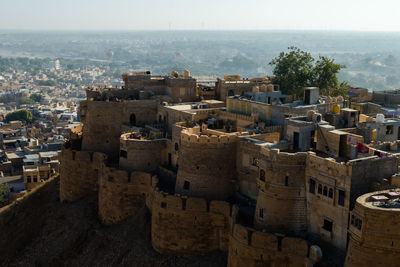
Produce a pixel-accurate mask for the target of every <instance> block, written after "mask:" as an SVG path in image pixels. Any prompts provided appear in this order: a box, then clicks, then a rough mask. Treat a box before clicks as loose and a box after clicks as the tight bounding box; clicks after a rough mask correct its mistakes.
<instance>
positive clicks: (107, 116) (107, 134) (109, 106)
mask: <svg viewBox="0 0 400 267" xmlns="http://www.w3.org/2000/svg"><path fill="white" fill-rule="evenodd" d="M86 104H87V108H86V113H85V124H84V126H83V140H82V150H86V151H98V152H103V153H105V154H107V156H108V157H109V158H108V159H109V160H111V161H118V158H119V148H120V147H119V145H120V144H119V143H120V136H121V128H122V125H123V124H132V125H142V124H144V123H153V122H154V121H155V120H156V115H157V105H158V101H157V100H141V101H135V100H133V101H124V102H106V101H87V103H86Z"/></svg>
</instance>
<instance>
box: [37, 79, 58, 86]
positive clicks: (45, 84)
mask: <svg viewBox="0 0 400 267" xmlns="http://www.w3.org/2000/svg"><path fill="white" fill-rule="evenodd" d="M38 84H39V85H41V86H57V82H56V81H54V80H46V81H43V80H41V81H39V82H38Z"/></svg>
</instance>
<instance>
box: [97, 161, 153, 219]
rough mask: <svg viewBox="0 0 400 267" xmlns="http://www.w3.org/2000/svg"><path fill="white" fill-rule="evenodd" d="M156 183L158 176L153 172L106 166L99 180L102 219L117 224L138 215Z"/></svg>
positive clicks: (100, 215) (149, 197) (100, 214)
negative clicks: (124, 169)
mask: <svg viewBox="0 0 400 267" xmlns="http://www.w3.org/2000/svg"><path fill="white" fill-rule="evenodd" d="M156 185H157V178H156V177H152V176H151V174H148V173H144V172H132V173H128V172H127V171H123V170H118V169H114V168H110V167H104V168H103V171H102V174H101V175H100V180H99V217H100V219H101V220H102V222H103V223H105V224H116V223H120V222H122V221H124V220H126V219H128V218H129V217H132V216H134V215H136V214H137V213H138V211H139V210H140V209H141V208H143V207H144V206H145V204H146V199H151V194H152V191H153V188H154V187H155V186H156Z"/></svg>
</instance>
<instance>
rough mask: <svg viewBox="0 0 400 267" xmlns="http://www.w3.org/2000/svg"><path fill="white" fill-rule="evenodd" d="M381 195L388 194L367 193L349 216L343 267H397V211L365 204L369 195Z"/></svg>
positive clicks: (399, 237) (399, 239) (399, 249)
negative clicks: (347, 240)
mask: <svg viewBox="0 0 400 267" xmlns="http://www.w3.org/2000/svg"><path fill="white" fill-rule="evenodd" d="M384 193H388V191H383V192H373V193H369V194H366V195H363V196H361V197H359V198H358V199H357V202H356V204H355V208H354V209H353V211H352V212H351V214H350V227H349V234H350V239H349V245H348V250H347V256H346V262H345V266H398V264H399V261H400V235H399V227H398V225H399V223H400V210H399V209H398V208H389V207H388V208H381V207H377V206H373V205H372V204H371V202H369V203H368V198H369V197H371V196H372V195H378V194H379V195H382V194H384ZM397 193H399V192H398V191H397Z"/></svg>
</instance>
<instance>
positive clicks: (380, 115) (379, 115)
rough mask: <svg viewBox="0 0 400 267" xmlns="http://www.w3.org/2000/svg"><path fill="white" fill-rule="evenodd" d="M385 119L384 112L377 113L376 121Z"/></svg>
mask: <svg viewBox="0 0 400 267" xmlns="http://www.w3.org/2000/svg"><path fill="white" fill-rule="evenodd" d="M384 121H385V115H383V114H382V113H378V114H376V122H377V123H383V122H384Z"/></svg>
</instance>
